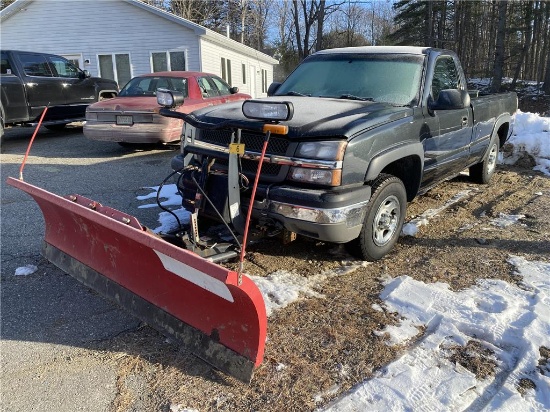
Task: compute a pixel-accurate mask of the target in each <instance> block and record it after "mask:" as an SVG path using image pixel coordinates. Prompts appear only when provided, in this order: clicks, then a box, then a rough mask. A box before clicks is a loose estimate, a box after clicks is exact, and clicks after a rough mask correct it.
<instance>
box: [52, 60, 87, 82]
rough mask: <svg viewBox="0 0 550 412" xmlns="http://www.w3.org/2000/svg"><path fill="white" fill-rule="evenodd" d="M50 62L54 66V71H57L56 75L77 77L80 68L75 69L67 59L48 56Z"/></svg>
mask: <svg viewBox="0 0 550 412" xmlns="http://www.w3.org/2000/svg"><path fill="white" fill-rule="evenodd" d="M50 63H52V65H53V67H54V68H55V71H56V72H57V77H71V78H78V77H79V76H80V70H79V69H77V68H76V67H75V66H74V65H73V64H72V63H71V62H69V61H68V60H65V59H62V58H60V57H50Z"/></svg>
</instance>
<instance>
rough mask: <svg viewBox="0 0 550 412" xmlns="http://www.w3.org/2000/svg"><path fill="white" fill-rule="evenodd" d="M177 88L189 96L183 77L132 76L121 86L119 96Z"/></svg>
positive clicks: (143, 94) (146, 93) (151, 94)
mask: <svg viewBox="0 0 550 412" xmlns="http://www.w3.org/2000/svg"><path fill="white" fill-rule="evenodd" d="M159 88H163V89H169V90H177V91H179V92H182V93H183V97H189V94H188V91H187V90H188V88H187V79H186V78H185V77H163V76H158V77H157V76H155V77H153V76H144V77H134V78H133V79H132V80H130V81H129V82H128V83H126V86H124V87H123V88H122V90H121V91H120V93H119V94H118V95H119V96H156V94H157V89H159Z"/></svg>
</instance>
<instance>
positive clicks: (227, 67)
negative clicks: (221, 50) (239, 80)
mask: <svg viewBox="0 0 550 412" xmlns="http://www.w3.org/2000/svg"><path fill="white" fill-rule="evenodd" d="M222 79H224V80H225V81H226V82H227V83H229V84H231V60H229V59H225V58H223V57H222Z"/></svg>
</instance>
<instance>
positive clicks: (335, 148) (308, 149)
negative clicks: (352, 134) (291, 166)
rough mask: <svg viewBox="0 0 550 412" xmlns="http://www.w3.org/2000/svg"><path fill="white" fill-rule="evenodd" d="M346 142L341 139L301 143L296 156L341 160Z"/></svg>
mask: <svg viewBox="0 0 550 412" xmlns="http://www.w3.org/2000/svg"><path fill="white" fill-rule="evenodd" d="M346 146H347V142H345V141H341V140H335V141H324V142H305V143H301V144H300V145H299V146H298V149H297V150H296V156H297V157H303V158H306V159H322V160H342V159H343V158H344V152H345V150H346Z"/></svg>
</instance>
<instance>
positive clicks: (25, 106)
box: [0, 50, 118, 135]
mask: <svg viewBox="0 0 550 412" xmlns="http://www.w3.org/2000/svg"><path fill="white" fill-rule="evenodd" d="M0 82H1V85H2V87H1V90H2V95H1V101H0V116H1V118H0V135H2V134H3V132H4V127H6V126H10V125H17V124H20V125H33V124H35V123H38V120H39V118H40V116H41V114H42V112H43V111H44V108H45V107H46V106H48V110H47V112H46V116H45V117H44V121H43V124H44V126H46V127H47V128H50V129H62V128H63V127H65V125H66V124H67V123H70V122H75V121H83V120H85V118H86V107H88V105H90V104H91V103H94V102H97V101H98V100H103V99H107V98H111V97H115V96H116V95H117V94H118V85H117V83H116V82H115V81H113V80H109V79H102V78H97V77H90V74H89V73H88V72H87V71H82V70H80V69H79V68H78V67H76V66H75V65H73V64H72V63H71V62H69V61H68V60H67V59H65V58H63V57H61V56H56V55H53V54H45V53H34V52H25V51H15V50H2V51H1V70H0Z"/></svg>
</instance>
